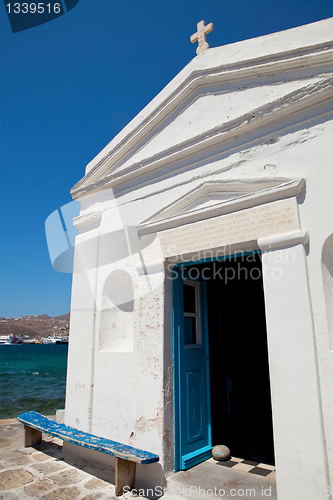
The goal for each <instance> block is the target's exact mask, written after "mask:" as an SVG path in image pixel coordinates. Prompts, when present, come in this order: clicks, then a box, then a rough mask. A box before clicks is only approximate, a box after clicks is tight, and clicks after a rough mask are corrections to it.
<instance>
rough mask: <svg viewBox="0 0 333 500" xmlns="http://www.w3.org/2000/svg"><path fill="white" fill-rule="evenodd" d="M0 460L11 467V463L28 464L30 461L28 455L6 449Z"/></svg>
mask: <svg viewBox="0 0 333 500" xmlns="http://www.w3.org/2000/svg"><path fill="white" fill-rule="evenodd" d="M1 460H2V461H3V462H4V464H5V465H7V466H8V467H12V466H13V465H28V464H30V463H31V460H30V457H28V456H27V455H22V454H21V453H18V452H16V451H7V453H6V454H4V455H3V456H2V457H1Z"/></svg>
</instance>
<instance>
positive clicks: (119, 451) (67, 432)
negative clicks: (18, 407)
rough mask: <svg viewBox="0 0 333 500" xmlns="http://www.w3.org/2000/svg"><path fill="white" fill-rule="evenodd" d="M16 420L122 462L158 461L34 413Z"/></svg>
mask: <svg viewBox="0 0 333 500" xmlns="http://www.w3.org/2000/svg"><path fill="white" fill-rule="evenodd" d="M17 420H18V421H19V422H21V423H22V424H25V425H27V426H29V427H32V428H34V429H37V430H38V431H42V432H47V433H48V434H51V435H52V436H54V437H58V438H60V439H63V440H64V441H67V442H68V443H73V444H76V445H78V446H83V447H84V448H89V449H91V450H95V451H100V452H101V453H107V454H108V455H113V456H115V457H117V458H122V459H123V460H130V461H131V462H138V463H140V464H152V463H154V462H158V460H159V456H158V455H155V454H154V453H150V452H149V451H144V450H138V449H137V448H133V447H132V446H128V445H126V444H122V443H118V442H117V441H111V440H110V439H105V438H102V437H98V436H95V435H94V434H88V433H87V432H83V431H80V430H78V429H74V428H73V427H70V426H69V425H65V424H59V423H57V422H55V421H54V420H50V419H48V418H47V417H44V415H41V414H40V413H37V412H35V411H28V412H27V413H22V415H19V416H18V417H17Z"/></svg>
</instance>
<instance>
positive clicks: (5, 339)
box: [0, 335, 24, 345]
mask: <svg viewBox="0 0 333 500" xmlns="http://www.w3.org/2000/svg"><path fill="white" fill-rule="evenodd" d="M22 344H24V340H23V339H20V338H19V337H16V335H0V345H22Z"/></svg>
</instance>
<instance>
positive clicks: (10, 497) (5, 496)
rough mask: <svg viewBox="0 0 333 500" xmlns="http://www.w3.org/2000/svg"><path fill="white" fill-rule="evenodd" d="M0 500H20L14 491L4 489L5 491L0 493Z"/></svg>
mask: <svg viewBox="0 0 333 500" xmlns="http://www.w3.org/2000/svg"><path fill="white" fill-rule="evenodd" d="M0 500H21V499H20V497H18V496H17V495H15V493H11V492H10V491H6V492H5V493H0Z"/></svg>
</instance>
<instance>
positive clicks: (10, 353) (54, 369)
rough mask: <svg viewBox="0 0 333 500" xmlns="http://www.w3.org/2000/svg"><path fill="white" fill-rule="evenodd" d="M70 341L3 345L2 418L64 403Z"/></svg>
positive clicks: (0, 375)
mask: <svg viewBox="0 0 333 500" xmlns="http://www.w3.org/2000/svg"><path fill="white" fill-rule="evenodd" d="M67 352H68V346H67V345H46V344H45V345H43V344H41V345H39V344H23V345H15V346H8V345H5V346H0V419H1V418H11V417H16V416H17V415H19V414H20V413H24V412H26V411H31V410H35V411H38V412H40V413H43V414H44V415H54V414H55V411H56V410H58V409H61V408H64V407H65V388H66V371H67Z"/></svg>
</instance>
